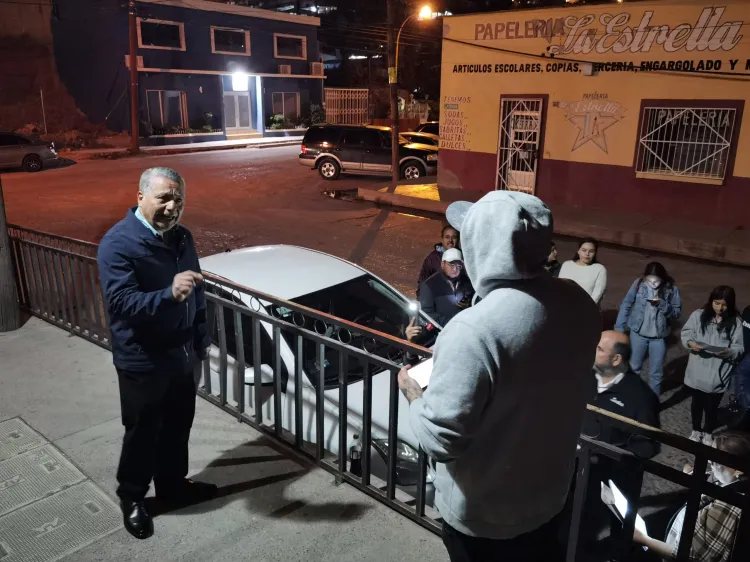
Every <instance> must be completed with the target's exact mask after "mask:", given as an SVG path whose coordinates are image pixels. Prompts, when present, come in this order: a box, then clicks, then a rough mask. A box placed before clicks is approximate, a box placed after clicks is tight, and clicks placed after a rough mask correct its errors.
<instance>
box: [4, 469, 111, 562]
mask: <svg viewBox="0 0 750 562" xmlns="http://www.w3.org/2000/svg"><path fill="white" fill-rule="evenodd" d="M121 525H122V521H121V514H120V510H119V508H118V507H117V506H116V505H115V503H114V502H113V501H112V500H111V499H110V498H109V497H107V495H106V494H104V492H102V491H101V490H99V489H98V488H97V487H96V486H95V485H94V484H93V483H91V482H84V483H82V484H78V485H76V486H73V487H72V488H68V489H67V490H63V491H62V492H59V493H57V494H54V495H52V496H49V497H47V498H44V499H43V500H39V501H37V502H34V503H32V504H30V505H27V506H26V507H22V508H20V509H17V510H16V511H14V512H12V513H9V514H7V515H4V516H2V517H0V562H53V561H55V560H60V559H62V558H64V557H66V556H68V555H70V554H72V553H74V552H76V551H78V550H80V549H81V548H83V547H84V546H87V545H89V544H91V543H93V542H95V541H97V540H99V539H101V538H103V537H105V536H107V535H108V534H110V533H112V532H114V531H116V530H117V529H119V528H120V526H121Z"/></svg>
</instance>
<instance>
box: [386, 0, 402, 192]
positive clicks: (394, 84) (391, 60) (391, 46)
mask: <svg viewBox="0 0 750 562" xmlns="http://www.w3.org/2000/svg"><path fill="white" fill-rule="evenodd" d="M386 1H387V7H388V84H389V85H390V90H391V91H390V94H391V96H390V97H391V118H392V119H393V127H392V128H391V131H392V136H391V167H392V170H393V185H396V184H397V183H398V180H399V179H400V177H401V170H399V162H398V161H399V156H398V125H399V122H398V121H399V119H398V118H399V115H398V68H396V7H395V6H394V3H395V2H394V0H386Z"/></svg>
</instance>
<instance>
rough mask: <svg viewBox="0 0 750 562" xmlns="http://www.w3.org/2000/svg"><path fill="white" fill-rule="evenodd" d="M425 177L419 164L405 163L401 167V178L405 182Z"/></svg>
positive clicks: (425, 173) (422, 167) (423, 170)
mask: <svg viewBox="0 0 750 562" xmlns="http://www.w3.org/2000/svg"><path fill="white" fill-rule="evenodd" d="M425 175H427V172H425V169H424V166H422V164H420V163H419V162H407V163H406V164H404V165H403V166H401V177H402V178H403V179H406V180H415V179H418V178H421V177H423V176H425Z"/></svg>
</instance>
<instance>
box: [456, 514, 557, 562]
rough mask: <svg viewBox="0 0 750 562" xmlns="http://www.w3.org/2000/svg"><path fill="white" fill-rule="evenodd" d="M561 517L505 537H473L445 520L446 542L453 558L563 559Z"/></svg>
mask: <svg viewBox="0 0 750 562" xmlns="http://www.w3.org/2000/svg"><path fill="white" fill-rule="evenodd" d="M558 519H559V517H555V518H554V519H552V521H550V522H549V523H546V524H544V525H542V526H541V527H539V528H538V529H535V530H534V531H531V532H529V533H526V534H523V535H519V536H517V537H515V538H513V539H506V540H498V539H486V538H482V537H470V536H468V535H464V534H463V533H460V532H458V531H457V530H456V529H454V528H453V527H451V526H450V525H448V524H447V523H445V522H443V544H444V545H445V548H446V549H447V550H448V556H449V557H450V559H451V562H506V561H507V562H562V561H563V560H564V555H563V552H562V548H561V545H560V543H559V541H558V525H559V522H558Z"/></svg>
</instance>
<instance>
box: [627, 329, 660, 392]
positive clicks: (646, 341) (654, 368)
mask: <svg viewBox="0 0 750 562" xmlns="http://www.w3.org/2000/svg"><path fill="white" fill-rule="evenodd" d="M630 346H631V347H632V349H633V355H632V356H631V358H630V368H631V369H633V372H635V373H638V374H640V373H641V367H643V362H644V360H645V359H646V354H647V353H648V366H649V369H648V370H649V386H650V387H651V390H653V391H654V392H655V393H656V395H657V396H659V394H660V392H661V379H662V377H663V376H664V357H665V356H666V355H667V343H666V341H664V340H663V339H660V338H644V337H642V336H639V335H638V334H636V333H635V332H630Z"/></svg>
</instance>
